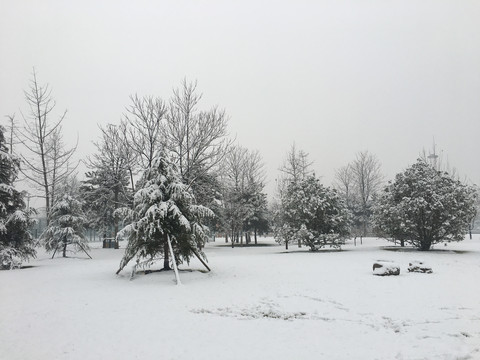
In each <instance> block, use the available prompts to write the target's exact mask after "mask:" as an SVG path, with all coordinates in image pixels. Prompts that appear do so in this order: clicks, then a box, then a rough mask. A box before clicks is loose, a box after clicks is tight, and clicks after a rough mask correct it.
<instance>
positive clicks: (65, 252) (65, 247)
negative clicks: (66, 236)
mask: <svg viewBox="0 0 480 360" xmlns="http://www.w3.org/2000/svg"><path fill="white" fill-rule="evenodd" d="M63 257H67V243H66V242H63Z"/></svg>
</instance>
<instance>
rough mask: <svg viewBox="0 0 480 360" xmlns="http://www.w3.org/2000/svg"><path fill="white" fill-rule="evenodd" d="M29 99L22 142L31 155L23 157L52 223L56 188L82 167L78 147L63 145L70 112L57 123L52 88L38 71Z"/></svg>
mask: <svg viewBox="0 0 480 360" xmlns="http://www.w3.org/2000/svg"><path fill="white" fill-rule="evenodd" d="M25 98H26V101H27V104H28V106H29V112H28V114H27V115H23V114H22V115H23V119H24V129H23V131H22V132H21V134H19V140H20V141H21V143H22V144H23V145H24V146H25V147H26V149H27V150H28V153H29V155H28V156H27V155H22V159H23V162H24V164H25V165H26V167H25V169H22V173H23V174H24V176H25V177H26V178H27V179H28V180H29V181H30V182H31V183H32V184H33V185H34V186H35V187H36V188H37V189H39V190H40V191H41V193H42V195H41V197H43V198H44V199H45V210H46V214H47V223H48V221H49V218H50V210H51V207H52V205H53V204H54V202H55V200H56V198H55V195H56V194H55V188H56V187H57V185H58V184H59V183H61V182H63V181H64V180H65V179H66V177H68V176H69V175H70V174H71V173H73V172H74V171H75V169H76V168H77V165H78V163H76V164H75V163H73V154H74V152H75V150H76V147H77V146H76V145H75V146H74V147H72V148H66V147H65V144H64V143H63V141H62V123H63V121H64V119H65V116H66V114H67V111H66V110H65V111H64V112H63V113H61V114H60V115H59V116H58V117H57V118H56V119H55V118H53V111H54V110H55V107H56V102H55V100H54V99H53V98H52V96H51V90H50V88H49V86H48V85H41V84H40V83H39V81H38V79H37V74H36V72H35V69H34V70H33V74H32V79H31V81H30V86H29V89H28V90H27V91H25Z"/></svg>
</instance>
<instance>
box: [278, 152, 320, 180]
mask: <svg viewBox="0 0 480 360" xmlns="http://www.w3.org/2000/svg"><path fill="white" fill-rule="evenodd" d="M312 164H313V161H310V160H309V159H308V153H306V152H304V151H303V150H298V149H297V147H296V145H295V143H293V144H292V146H291V147H290V150H289V151H288V153H287V155H286V158H285V160H284V162H283V165H282V166H281V167H280V169H279V170H280V172H281V173H282V174H283V177H284V178H286V180H287V181H289V182H291V181H293V182H298V181H300V180H302V179H305V177H306V176H307V175H310V174H312V172H313V171H312V170H311V166H312Z"/></svg>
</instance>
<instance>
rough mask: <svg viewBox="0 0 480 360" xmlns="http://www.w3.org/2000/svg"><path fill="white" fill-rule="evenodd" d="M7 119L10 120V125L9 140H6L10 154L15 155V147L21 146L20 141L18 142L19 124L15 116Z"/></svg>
mask: <svg viewBox="0 0 480 360" xmlns="http://www.w3.org/2000/svg"><path fill="white" fill-rule="evenodd" d="M6 117H7V118H8V123H9V124H8V126H7V131H8V139H6V142H7V143H8V148H9V150H10V154H14V153H15V150H14V147H15V146H16V145H18V144H19V141H18V140H17V138H18V122H17V120H16V119H15V114H12V115H7V116H6Z"/></svg>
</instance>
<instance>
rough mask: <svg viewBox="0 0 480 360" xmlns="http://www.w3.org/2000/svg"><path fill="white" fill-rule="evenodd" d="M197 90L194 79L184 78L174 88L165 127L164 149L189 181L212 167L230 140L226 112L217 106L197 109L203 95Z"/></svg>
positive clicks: (184, 178) (186, 180)
mask: <svg viewBox="0 0 480 360" xmlns="http://www.w3.org/2000/svg"><path fill="white" fill-rule="evenodd" d="M196 89H197V83H196V82H194V83H191V82H190V83H189V82H187V80H184V81H183V82H182V85H181V87H180V89H175V90H174V92H173V97H172V99H171V100H170V105H169V111H168V115H167V116H166V122H165V127H164V138H165V145H166V148H167V150H168V151H169V152H171V153H172V154H173V155H174V157H175V160H176V162H177V165H178V168H179V170H180V172H181V175H182V177H183V180H184V181H185V182H186V183H188V184H192V183H194V182H195V179H196V178H197V177H199V176H202V175H203V174H205V173H208V172H209V171H211V170H212V169H214V168H215V167H216V166H217V165H218V164H219V163H220V162H221V161H222V159H223V158H224V157H225V155H226V154H227V152H228V148H229V146H230V145H231V144H232V142H233V141H232V140H229V139H228V138H227V135H228V131H227V130H228V129H227V125H228V117H227V115H226V114H225V111H224V110H220V109H218V108H217V107H213V108H212V109H210V110H208V111H199V110H198V109H197V105H198V103H199V101H200V99H201V98H202V95H201V94H198V93H197V91H196Z"/></svg>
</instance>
